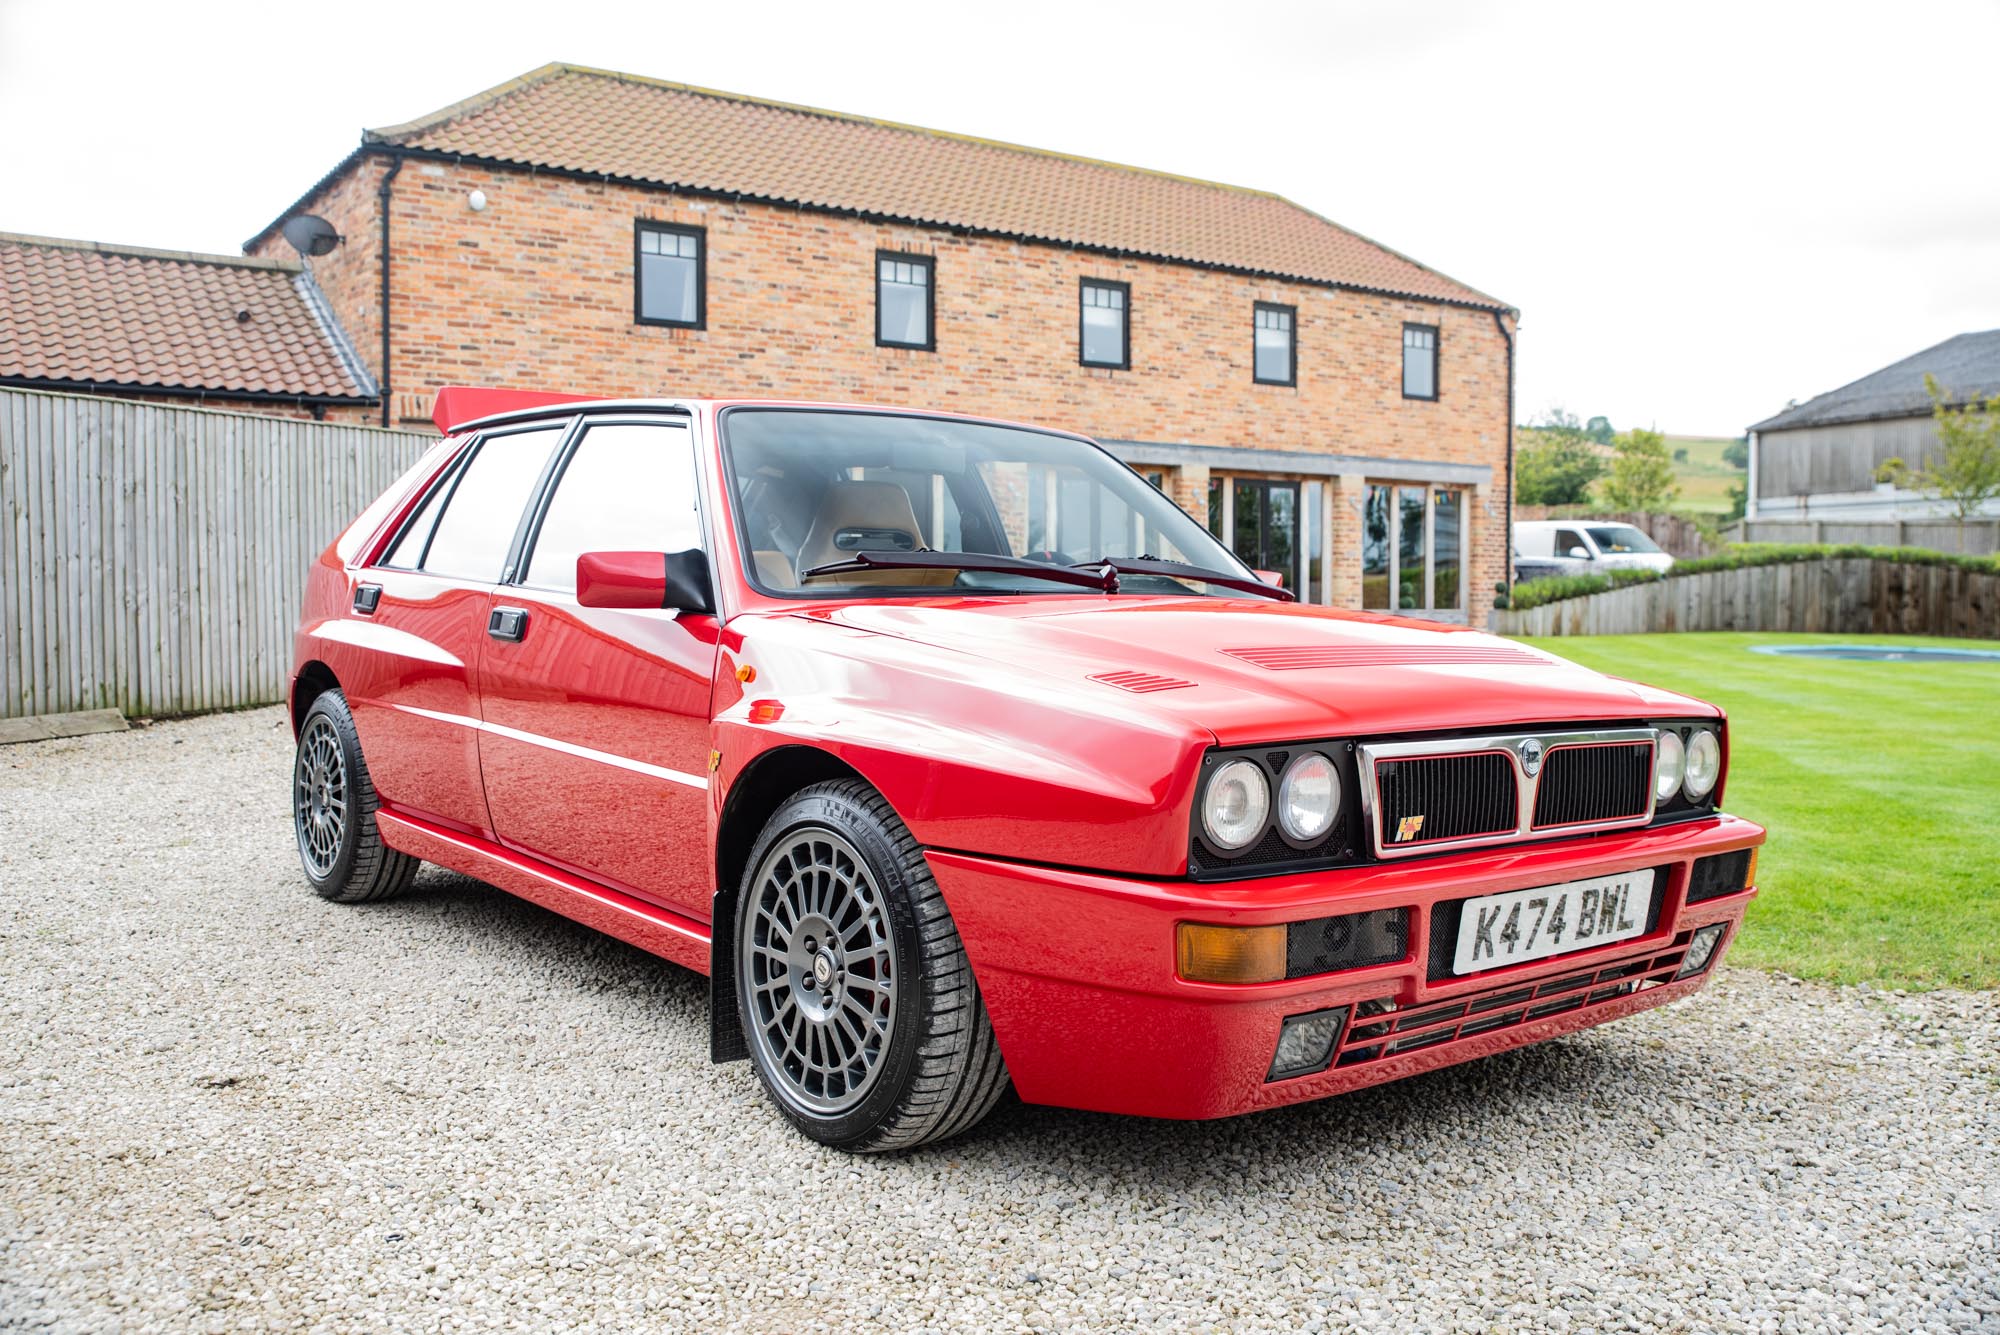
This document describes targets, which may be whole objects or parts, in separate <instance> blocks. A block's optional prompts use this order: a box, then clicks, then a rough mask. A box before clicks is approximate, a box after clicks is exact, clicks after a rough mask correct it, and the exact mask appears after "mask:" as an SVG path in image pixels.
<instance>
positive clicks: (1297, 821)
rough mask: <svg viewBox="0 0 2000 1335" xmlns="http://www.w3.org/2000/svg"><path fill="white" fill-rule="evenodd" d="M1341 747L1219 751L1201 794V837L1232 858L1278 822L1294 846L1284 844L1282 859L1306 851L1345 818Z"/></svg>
mask: <svg viewBox="0 0 2000 1335" xmlns="http://www.w3.org/2000/svg"><path fill="white" fill-rule="evenodd" d="M1338 750H1339V748H1337V747H1333V746H1326V745H1324V744H1322V745H1321V746H1313V747H1304V748H1296V747H1271V748H1259V749H1258V750H1255V751H1251V752H1246V753H1243V754H1237V755H1224V756H1222V757H1219V758H1218V760H1217V762H1216V763H1215V765H1214V768H1213V769H1212V770H1211V771H1210V772H1209V773H1208V775H1207V778H1206V782H1204V783H1203V785H1202V788H1201V793H1200V796H1199V798H1198V805H1197V808H1196V819H1197V821H1198V826H1197V828H1198V830H1199V832H1200V834H1201V837H1202V841H1203V842H1204V843H1206V844H1207V846H1208V848H1209V850H1210V851H1211V852H1212V853H1214V854H1217V855H1219V856H1220V857H1221V858H1222V859H1230V858H1233V857H1235V856H1236V855H1238V854H1241V853H1243V852H1244V851H1245V850H1248V849H1250V848H1251V847H1252V846H1253V845H1255V844H1257V843H1259V841H1261V840H1263V839H1264V838H1265V837H1266V836H1267V835H1268V834H1270V832H1271V830H1272V827H1273V826H1275V827H1276V828H1277V832H1278V834H1279V835H1281V836H1282V837H1283V839H1284V842H1285V843H1286V844H1287V845H1288V846H1289V848H1288V849H1286V850H1280V853H1281V856H1280V857H1279V858H1277V859H1276V860H1278V861H1285V860H1288V859H1289V858H1290V857H1291V856H1293V855H1299V856H1303V855H1306V854H1307V852H1308V850H1312V849H1313V848H1314V847H1315V846H1316V845H1319V844H1322V843H1324V842H1325V841H1326V840H1327V839H1328V837H1329V836H1330V835H1332V834H1333V833H1334V827H1335V826H1336V825H1337V824H1338V823H1339V821H1340V815H1341V810H1342V808H1341V803H1342V801H1343V800H1344V797H1345V785H1344V783H1343V782H1342V779H1341V772H1342V770H1341V764H1340V762H1339V761H1337V760H1336V759H1335V758H1334V756H1335V754H1337V753H1338ZM1333 851H1334V852H1335V853H1340V852H1343V851H1344V850H1342V849H1335V850H1333ZM1263 860H1264V859H1263V858H1261V857H1260V862H1261V861H1263Z"/></svg>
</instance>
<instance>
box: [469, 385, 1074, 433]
mask: <svg viewBox="0 0 2000 1335" xmlns="http://www.w3.org/2000/svg"><path fill="white" fill-rule="evenodd" d="M450 388H451V387H447V388H446V389H445V390H440V391H439V394H440V395H443V394H445V393H447V392H449V390H450ZM537 397H539V396H537ZM461 401H462V400H461ZM753 407H754V408H788V409H815V410H820V411H827V412H849V413H876V414H882V415H886V416H895V417H935V418H944V419H948V420H951V421H959V422H979V423H984V424H986V425H989V426H1000V427H1010V428H1013V429H1016V430H1020V431H1038V432H1041V433H1042V434H1044V435H1050V436H1067V437H1069V438H1071V439H1073V440H1082V441H1089V440H1090V439H1091V438H1090V437H1088V436H1085V435H1083V434H1082V433H1081V432H1077V431H1065V430H1063V429H1062V428H1061V427H1052V426H1044V425H1041V424H1039V423H1035V422H1021V421H1015V420H1012V419H1009V418H1005V417H981V416H978V415H976V414H973V413H955V412H949V411H945V410H941V409H932V408H915V407H910V406H909V405H907V404H889V403H840V402H825V401H816V400H812V399H750V398H726V399H725V398H686V399H677V398H631V399H597V398H586V397H582V396H571V395H556V394H551V395H549V396H548V399H547V401H544V402H540V403H533V404H530V405H528V406H524V407H519V408H510V409H505V410H503V411H499V412H489V413H486V414H484V415H482V416H478V417H468V418H466V419H465V420H463V421H459V422H453V423H452V424H451V425H449V426H446V425H445V424H444V423H442V422H440V423H439V430H441V431H443V432H445V434H447V435H461V434H463V433H465V432H468V431H481V430H485V429H486V428H488V427H493V426H499V425H502V424H506V423H513V422H528V421H534V420H536V419H538V418H546V417H571V416H574V415H576V414H577V413H579V412H584V413H618V412H667V413H676V414H680V415H682V416H694V415H697V414H709V413H717V412H721V411H722V410H724V409H726V408H753ZM1092 443H1093V444H1094V443H1095V442H1092Z"/></svg>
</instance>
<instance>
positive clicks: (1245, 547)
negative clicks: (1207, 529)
mask: <svg viewBox="0 0 2000 1335" xmlns="http://www.w3.org/2000/svg"><path fill="white" fill-rule="evenodd" d="M1231 486H1232V489H1233V491H1232V495H1231V497H1230V500H1231V502H1232V505H1231V508H1232V510H1233V514H1232V516H1231V520H1232V523H1231V527H1232V530H1233V531H1232V532H1231V534H1230V546H1231V547H1232V548H1233V549H1234V551H1235V552H1236V555H1237V556H1238V557H1240V558H1241V559H1242V560H1243V561H1244V562H1246V563H1247V564H1248V565H1249V566H1250V568H1251V569H1252V570H1275V571H1277V572H1278V574H1279V575H1280V576H1281V577H1282V578H1281V579H1280V580H1279V583H1280V584H1282V585H1283V586H1284V587H1285V588H1287V589H1290V590H1292V591H1293V592H1294V593H1296V592H1298V586H1299V484H1298V483H1296V482H1271V481H1265V480H1262V479H1252V478H1236V479H1235V480H1234V481H1233V482H1232V483H1231Z"/></svg>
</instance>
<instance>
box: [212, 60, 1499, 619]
mask: <svg viewBox="0 0 2000 1335" xmlns="http://www.w3.org/2000/svg"><path fill="white" fill-rule="evenodd" d="M303 213H310V214H314V215H318V216H320V217H323V218H325V219H326V220H327V221H328V222H330V223H331V224H332V226H333V228H334V229H335V230H336V231H338V232H339V233H340V235H341V236H342V237H343V238H344V240H343V242H342V243H341V245H340V246H339V247H337V248H336V249H335V250H333V251H332V253H330V254H328V255H326V256H324V257H322V258H319V259H316V260H313V261H311V267H312V272H313V275H314V277H315V279H316V281H317V284H318V288H319V290H320V291H322V292H324V294H325V296H326V299H327V301H328V303H329V304H330V306H331V308H332V309H333V311H334V312H335V313H336V315H337V317H338V320H339V322H340V324H341V325H342V326H343V327H344V328H345V330H346V332H347V334H348V335H350V336H351V337H352V339H353V342H354V345H355V346H356V347H358V348H359V349H361V353H362V356H363V358H364V359H365V360H366V362H367V363H368V368H369V371H370V373H371V375H372V376H373V377H374V378H375V380H376V382H377V383H379V384H380V385H381V386H382V393H383V396H384V397H383V401H382V404H383V406H382V409H381V414H382V418H383V420H385V421H397V422H402V423H407V424H412V425H414V424H418V423H423V422H426V421H427V420H428V416H429V413H430V406H431V404H430V399H431V395H432V394H433V393H434V392H435V390H436V389H437V388H438V387H439V386H441V385H445V384H451V383H474V384H495V385H514V386H530V387H537V388H546V389H562V390H570V391H576V392H581V393H593V394H606V395H634V396H646V395H663V394H675V395H752V396H757V395H770V396H776V397H788V398H813V399H835V400H860V401H865V402H882V403H892V404H908V405H913V406H923V407H934V408H941V409H948V410H953V411H960V412H968V413H977V414H986V415H993V416H999V417H1007V418H1013V419H1017V420H1022V421H1028V422H1036V423H1042V424H1047V425H1054V426H1062V427H1066V428H1070V429H1074V430H1080V431H1084V432H1087V433H1089V434H1091V435H1093V436H1096V437H1097V438H1099V439H1100V440H1102V441H1104V442H1105V443H1106V444H1107V445H1108V446H1109V447H1110V448H1112V449H1113V450H1114V451H1115V452H1116V453H1118V454H1119V455H1120V456H1121V457H1122V458H1124V459H1126V460H1127V461H1128V462H1130V463H1131V464H1132V465H1133V466H1134V467H1135V468H1137V469H1139V470H1140V471H1141V472H1144V473H1146V474H1148V475H1149V476H1150V477H1151V478H1152V479H1153V480H1154V481H1155V482H1156V483H1157V484H1158V485H1160V486H1161V487H1163V488H1164V489H1165V490H1167V491H1168V492H1169V493H1170V494H1171V495H1172V496H1174V497H1175V499H1176V500H1177V501H1179V503H1180V504H1181V505H1183V506H1184V507H1185V508H1187V509H1188V510H1189V511H1190V512H1192V513H1193V514H1195V515H1196V516H1197V517H1198V518H1203V519H1206V520H1207V521H1208V522H1209V524H1210V526H1211V527H1212V528H1213V529H1214V530H1215V531H1216V532H1218V533H1222V534H1226V535H1228V536H1229V538H1230V540H1231V541H1232V542H1233V544H1234V545H1235V547H1236V549H1237V551H1238V552H1239V553H1240V554H1241V555H1243V556H1244V557H1245V558H1246V559H1247V560H1249V561H1250V562H1251V564H1253V565H1256V566H1258V567H1260V568H1266V569H1275V570H1279V571H1281V572H1282V573H1283V575H1284V577H1285V579H1286V582H1287V583H1288V584H1290V585H1292V586H1293V587H1294V588H1297V589H1299V590H1300V591H1301V592H1302V593H1303V594H1304V596H1306V597H1308V598H1310V599H1313V600H1316V601H1324V602H1330V603H1333V604H1336V605H1345V606H1368V607H1389V606H1392V605H1396V606H1400V607H1402V608H1404V609H1405V610H1409V611H1412V612H1415V613H1418V614H1425V615H1436V616H1440V617H1443V618H1447V619H1462V618H1467V617H1469V619H1470V620H1471V621H1472V622H1473V623H1474V624H1480V623H1483V621H1484V607H1485V605H1486V604H1487V603H1488V602H1490V592H1489V591H1490V590H1491V589H1492V587H1493V585H1494V583H1496V582H1497V581H1499V580H1502V579H1504V578H1506V572H1507V550H1508V536H1507V535H1508V525H1507V515H1508V499H1509V498H1508V494H1507V488H1508V482H1509V463H1510V437H1509V422H1510V419H1511V411H1510V396H1511V383H1512V350H1513V328H1514V323H1515V320H1516V312H1514V311H1513V310H1512V309H1510V308H1509V307H1507V306H1506V305H1505V304H1504V303H1502V302H1500V301H1497V300H1495V299H1493V298H1491V297H1488V296H1485V295H1484V294H1482V293H1480V292H1478V291H1475V290H1474V289H1472V288H1469V287H1466V286H1464V285H1463V284H1460V283H1458V282H1455V281H1453V280H1452V279H1450V278H1447V277H1445V276H1443V275H1441V274H1439V273H1437V272H1436V271H1434V270H1431V269H1428V268H1425V267H1424V266H1423V265H1421V264H1418V263H1416V262H1415V261H1413V260H1410V259H1408V258H1407V257H1405V256H1402V255H1399V254H1397V253H1395V252H1393V251H1390V250H1388V249H1385V248H1384V247H1381V246H1378V245H1376V244H1375V243H1373V242H1371V241H1369V240H1367V239H1365V238H1363V237H1360V236H1358V235H1356V234H1355V233H1352V232H1349V231H1347V230H1346V229H1344V228H1341V227H1339V226H1337V225H1336V224H1334V223H1331V222H1329V221H1327V220H1326V219H1324V218H1321V217H1319V216H1318V215H1316V214H1313V213H1310V212H1308V211H1307V210H1305V209H1302V208H1300V207H1298V206H1297V205H1295V204H1292V203H1290V202H1288V201H1286V200H1284V199H1281V198H1279V197H1277V196H1275V195H1271V194H1267V193H1263V192H1259V191H1252V190H1243V189H1237V188H1233V187H1229V186H1221V185H1215V184H1212V183H1209V182H1204V181H1195V180H1190V179H1187V178H1184V177H1177V176H1171V175H1167V174H1164V173H1160V172H1151V171H1142V170H1138V169H1134V168H1129V167H1121V166H1115V165H1111V164H1107V163H1101V162H1095V161H1090V160H1086V159H1081V158H1075V157H1070V156H1066V155H1062V154H1058V153H1047V152H1041V151H1037V150H1032V149H1025V148H1019V147H1015V146H1012V145H1006V144H996V143H992V142H988V141H983V140H978V139H972V138H968V137H965V136H960V135H953V134H946V133H940V132H936V131H931V130H923V129H918V128H915V127H910V126H903V125H896V124H890V123H886V122H882V121H876V120H869V119H865V118H861V117H855V116H847V115H840V114H835V113H830V112H824V111H818V110H814V109H811V108H804V107H795V106H789V105H783V104H778V103H772V102H765V101H759V100H755V99H750V98H744V97H738V96H734V95H731V94H723V93H715V92H711V91H707V90H702V89H696V88H690V87H687V86H685V85H680V84H671V83H664V82H661V81H658V80H652V79H644V78H638V77H634V76H630V75H623V74H614V73H608V72H604V71H597V70H588V69H579V68H576V67H572V66H566V65H550V66H546V67H544V68H542V69H540V70H537V71H535V72H534V73H532V74H529V75H527V76H525V77H523V78H520V79H517V80H514V81H512V82H510V83H507V84H504V85H502V86H500V87H498V88H495V89H492V90H490V91H488V92H485V93H482V94H480V95H478V96H476V97H473V98H470V99H468V100H466V101H464V102H460V103H457V104H455V105H453V106H450V107H446V108H444V109H443V110H441V111H439V112H437V113H435V114H433V115H430V116H426V117H424V118H422V119H421V120H417V121H413V122H410V123H409V124H406V125H399V126H394V127H391V128H388V129H382V130H373V131H369V132H367V133H366V134H364V136H363V138H362V143H361V145H360V147H358V148H357V149H356V150H355V151H354V152H353V153H351V154H350V155H349V156H348V157H347V158H346V159H344V160H343V161H341V162H340V163H338V164H337V165H335V166H334V167H333V169H332V170H331V171H329V172H328V173H327V174H326V175H325V176H324V177H323V178H322V179H321V180H320V181H319V182H318V183H317V184H315V185H314V186H313V187H312V188H311V189H310V190H308V191H307V192H306V194H305V195H304V196H303V197H301V198H300V199H299V200H298V201H297V202H296V203H295V204H294V205H293V206H292V207H291V208H290V209H288V210H286V212H285V213H284V214H283V215H281V216H280V217H279V218H277V219H274V220H273V221H272V223H271V224H270V225H269V226H268V227H266V228H265V229H264V230H263V231H262V232H259V233H258V234H257V235H256V236H255V237H253V238H251V239H250V241H249V242H247V243H246V244H245V247H244V248H245V250H246V251H247V252H249V253H250V254H252V255H255V256H261V257H276V256H281V255H285V254H288V253H289V252H288V251H287V249H286V247H285V243H284V241H283V240H282V238H281V236H280V232H279V228H280V226H281V224H283V223H284V221H285V220H286V219H287V218H292V217H295V216H297V215H299V214H303Z"/></svg>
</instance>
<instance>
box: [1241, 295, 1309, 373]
mask: <svg viewBox="0 0 2000 1335" xmlns="http://www.w3.org/2000/svg"><path fill="white" fill-rule="evenodd" d="M1266 311H1283V312H1284V313H1285V316H1286V319H1287V324H1286V326H1285V332H1286V333H1288V334H1290V335H1291V342H1292V349H1291V356H1290V357H1289V358H1287V359H1286V361H1287V365H1288V366H1289V367H1290V369H1291V373H1292V374H1291V377H1290V378H1289V379H1286V380H1267V379H1265V378H1264V377H1263V376H1261V375H1258V374H1257V317H1258V316H1259V315H1262V314H1263V313H1264V312H1266ZM1250 380H1251V382H1252V383H1253V384H1258V385H1284V386H1286V387H1288V388H1297V386H1298V383H1299V308H1298V307H1297V306H1287V305H1285V304H1284V303H1283V302H1280V301H1259V302H1256V303H1254V307H1253V309H1252V311H1251V315H1250Z"/></svg>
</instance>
